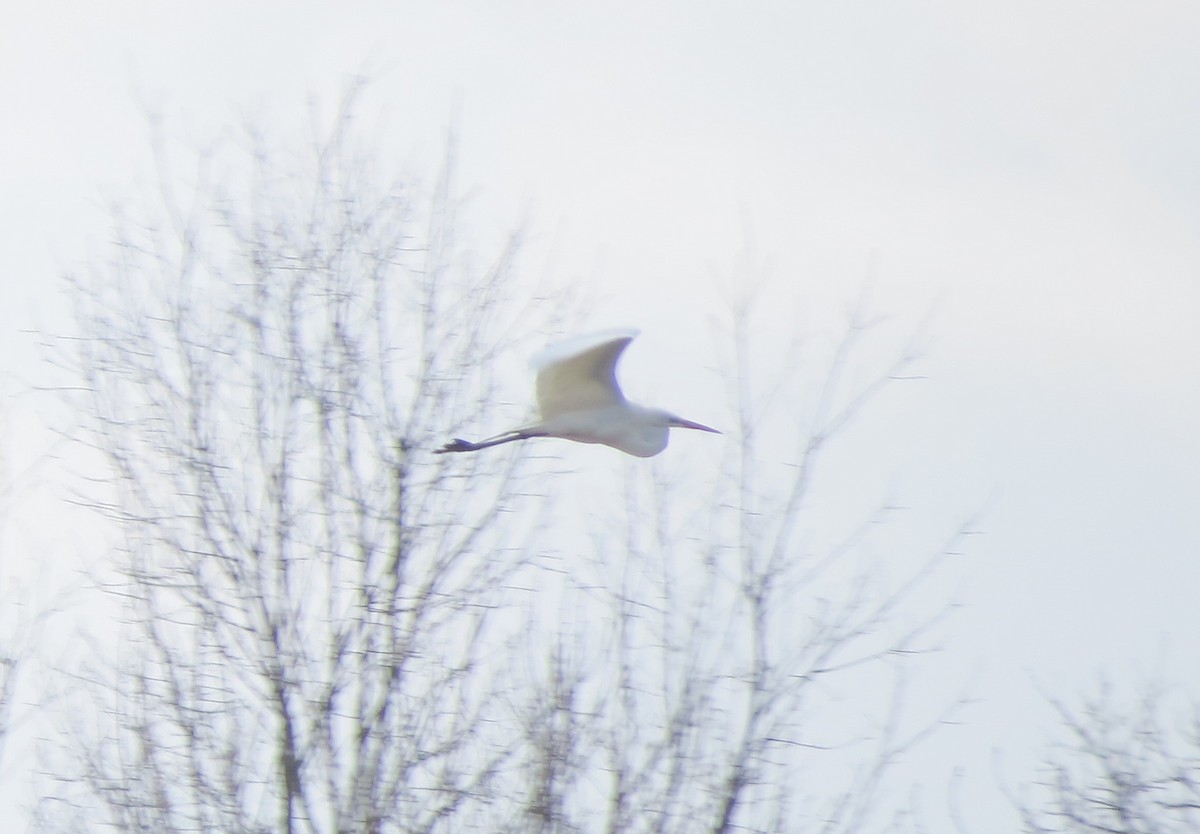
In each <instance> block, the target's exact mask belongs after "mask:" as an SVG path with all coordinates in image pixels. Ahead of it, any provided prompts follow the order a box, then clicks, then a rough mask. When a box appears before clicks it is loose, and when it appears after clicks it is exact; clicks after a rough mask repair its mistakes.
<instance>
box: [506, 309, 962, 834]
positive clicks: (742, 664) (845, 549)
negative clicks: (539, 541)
mask: <svg viewBox="0 0 1200 834" xmlns="http://www.w3.org/2000/svg"><path fill="white" fill-rule="evenodd" d="M746 299H747V301H746V303H745V304H743V305H741V306H737V307H735V308H734V310H733V313H732V315H731V316H730V321H731V324H732V331H731V332H730V333H729V334H728V335H729V340H728V341H729V344H731V345H733V346H734V355H733V363H734V367H732V368H726V369H725V370H724V371H723V372H722V374H721V375H722V377H723V378H724V379H725V380H727V381H728V382H729V387H730V389H731V390H730V401H731V402H733V403H735V423H734V425H733V426H732V427H731V428H730V430H729V432H728V434H729V438H730V440H729V444H728V451H727V452H726V454H725V455H724V459H723V461H721V462H719V463H718V470H717V472H715V473H710V475H709V480H708V482H707V483H705V482H704V481H697V480H696V478H695V475H696V472H695V468H694V467H689V465H688V463H687V462H686V460H680V463H679V464H678V465H677V468H676V470H675V471H673V472H668V471H667V468H668V467H670V466H671V465H672V464H671V461H672V460H673V459H674V458H672V456H670V455H667V456H664V458H665V460H662V461H661V462H660V460H659V459H656V462H655V467H656V468H655V469H654V470H652V471H651V473H650V474H649V475H648V476H645V475H642V474H635V475H632V476H631V477H630V478H629V479H628V481H627V484H626V501H627V503H626V507H625V512H624V513H623V514H617V520H616V521H614V522H612V523H609V524H601V525H600V526H599V528H598V529H597V530H596V533H595V535H594V543H595V546H594V548H592V551H591V553H590V554H589V553H586V551H585V553H584V554H581V556H582V558H580V559H579V561H577V562H576V564H575V565H574V566H573V568H572V569H571V570H570V571H569V572H567V573H566V574H564V577H563V583H562V588H561V589H560V595H559V596H558V597H556V599H560V600H561V602H560V609H559V611H558V612H557V616H556V617H555V618H554V619H553V622H554V624H555V626H556V628H555V630H554V631H553V632H552V638H551V641H549V644H548V645H547V644H543V647H542V648H543V651H544V654H545V656H548V658H549V660H548V661H547V662H545V663H544V664H543V666H542V667H541V674H542V676H541V678H540V680H537V681H534V682H533V683H531V686H534V687H535V688H538V689H539V690H540V692H541V693H542V694H541V695H540V696H539V697H538V698H537V699H536V700H535V702H534V704H535V709H534V711H533V712H532V713H530V714H528V715H527V716H526V728H527V729H526V738H527V749H528V751H529V758H528V759H527V761H526V765H525V766H526V775H525V779H524V787H523V790H524V796H525V810H526V815H525V820H524V821H523V822H522V823H521V824H515V825H514V826H513V827H511V828H510V829H506V830H520V831H527V830H534V831H546V832H550V831H621V832H626V831H646V832H697V831H709V832H731V831H762V832H775V831H820V832H852V831H866V830H871V831H876V830H882V829H883V828H884V827H885V826H889V825H890V826H892V827H893V828H895V829H897V830H899V829H901V828H904V827H906V826H908V825H910V824H912V823H913V821H912V819H911V816H910V814H909V809H908V808H907V807H906V806H905V805H904V804H903V803H901V804H900V805H898V806H893V807H889V801H885V799H884V796H883V794H884V793H885V791H884V787H885V785H886V783H887V782H888V780H889V778H890V776H892V775H893V774H892V771H893V769H894V767H895V765H897V764H898V763H899V762H901V761H902V760H903V756H904V754H905V753H906V752H907V751H909V750H910V749H911V748H912V747H913V745H915V744H917V743H918V742H920V741H921V740H922V739H923V738H924V737H926V735H927V734H928V733H929V732H931V731H932V730H933V729H935V728H936V727H937V726H938V725H939V723H940V722H941V721H943V720H946V719H947V718H948V717H949V716H950V714H951V713H952V712H953V711H954V709H955V708H956V707H957V706H958V700H957V699H956V698H955V697H953V696H946V697H945V698H944V700H943V701H942V702H941V703H940V704H939V706H938V708H937V709H935V710H934V711H933V713H932V714H929V713H926V714H925V716H924V717H923V718H915V717H914V716H913V715H906V714H905V713H906V710H907V708H908V707H910V706H911V705H910V704H908V703H906V701H905V698H904V695H905V688H906V683H907V680H908V676H909V674H910V673H909V669H910V667H912V668H915V663H916V662H917V661H918V660H920V659H921V658H922V657H923V656H924V655H926V654H927V653H929V652H930V651H931V650H932V649H933V648H935V646H936V643H935V639H934V632H935V631H936V626H937V624H938V622H939V620H940V618H941V617H942V616H943V615H945V614H946V613H947V612H948V609H947V607H946V606H945V604H944V600H943V601H937V600H935V601H934V602H933V605H932V607H930V608H929V609H927V610H924V611H922V610H921V608H920V607H919V606H916V605H914V604H913V603H914V602H915V601H916V600H915V598H916V596H917V595H918V591H920V590H922V589H923V588H924V586H925V584H926V580H927V579H929V578H930V576H931V575H932V574H933V573H934V572H935V571H937V570H938V569H939V568H940V567H942V566H943V564H944V562H945V560H946V558H947V557H949V556H951V555H952V554H953V553H955V552H956V547H957V546H958V543H959V542H960V540H961V539H962V538H963V537H964V536H965V535H968V534H969V533H970V532H971V531H970V529H969V527H968V526H964V527H963V528H962V529H961V530H959V531H956V532H955V533H954V534H953V535H952V536H951V537H950V538H949V540H948V541H947V542H945V543H944V544H943V545H942V546H938V547H934V548H933V549H932V550H931V551H930V552H929V554H928V555H927V556H926V557H922V558H918V559H917V560H916V561H915V562H914V561H911V560H906V559H899V560H894V561H897V562H899V563H900V564H899V565H893V569H892V572H891V577H890V578H889V571H888V569H887V567H886V565H885V564H884V563H883V562H884V559H885V558H887V559H890V558H891V557H892V556H893V555H895V554H893V553H891V552H890V549H891V548H892V547H893V545H892V544H891V543H889V542H888V539H887V533H886V531H887V529H888V526H887V525H886V524H881V523H880V522H883V521H885V520H886V519H887V518H888V516H889V515H891V514H893V513H896V512H899V510H898V508H895V507H881V508H879V510H878V512H877V513H876V514H874V515H872V516H870V517H869V518H867V519H865V520H864V521H862V522H861V523H858V524H855V525H853V526H852V528H851V529H849V530H847V531H845V534H844V535H843V536H842V537H841V538H838V539H836V540H834V541H833V543H832V544H830V545H822V544H820V543H818V541H817V536H815V535H813V531H814V529H816V528H818V527H820V526H821V525H820V524H819V522H818V521H817V520H816V519H812V518H810V517H809V516H810V515H811V513H810V512H809V504H810V500H811V497H812V495H811V492H812V490H813V489H814V488H815V487H816V485H817V484H818V483H820V482H821V481H822V479H821V477H820V476H819V472H820V470H821V466H822V462H823V459H824V456H825V453H826V451H827V450H828V449H829V448H830V447H831V446H832V445H834V444H836V443H837V442H839V441H840V440H841V439H842V435H843V433H844V432H845V431H846V430H847V429H848V427H849V426H850V424H851V423H852V422H853V420H854V418H856V417H858V416H860V414H861V412H862V411H863V410H864V409H865V408H866V407H867V406H868V405H869V404H870V403H871V402H872V400H873V399H874V397H875V396H877V395H878V394H880V393H881V392H882V391H883V390H884V389H885V388H887V387H888V385H889V384H891V383H893V382H895V381H897V380H899V379H901V378H903V377H904V376H905V375H906V374H907V373H908V372H909V371H908V368H909V367H910V365H911V363H912V362H913V361H914V353H913V352H912V351H911V350H903V351H901V352H899V354H898V355H896V354H893V356H894V358H893V359H892V360H891V361H890V362H888V363H886V364H885V365H884V366H883V367H881V368H877V369H876V370H875V371H874V372H871V373H868V374H866V376H865V377H864V379H865V381H864V382H862V383H860V384H858V385H855V384H853V382H852V380H850V379H849V374H848V370H849V369H850V368H851V367H852V366H853V367H854V368H855V370H859V371H861V370H862V365H861V363H860V361H859V360H860V359H861V358H862V356H861V355H862V354H863V353H864V350H863V349H864V340H866V339H867V337H868V336H869V335H871V334H873V333H874V332H875V327H874V324H873V323H871V322H868V321H866V320H864V319H863V317H862V313H863V310H864V309H865V304H863V303H862V301H861V300H860V302H859V303H857V304H855V305H854V307H853V310H852V312H851V315H850V317H849V318H848V319H847V322H846V326H845V328H844V330H843V331H842V336H841V338H840V340H839V341H837V342H836V343H835V344H834V345H833V346H832V351H831V354H830V355H829V356H826V357H825V359H824V376H823V377H818V378H817V380H816V383H817V384H816V386H815V389H816V390H815V394H814V395H813V396H810V397H808V398H807V399H806V404H801V403H800V402H798V400H803V399H805V398H804V397H803V396H802V395H801V393H800V392H798V391H797V389H800V388H803V387H804V386H803V385H802V384H801V379H800V377H798V376H797V375H796V374H795V372H794V369H795V364H794V363H788V362H784V363H782V365H783V366H784V367H783V370H782V371H780V378H779V379H774V380H758V379H755V378H754V376H753V373H752V370H751V369H752V367H754V366H755V365H756V364H757V363H755V362H752V361H751V358H750V353H751V350H752V349H753V347H754V339H753V336H752V334H753V332H754V330H755V324H756V322H755V320H754V316H755V312H756V311H755V309H754V305H753V304H751V303H750V299H752V295H749V296H746ZM810 347H812V346H810ZM812 351H813V352H816V348H815V347H813V348H812ZM762 392H765V393H762ZM780 417H783V422H784V426H783V428H782V430H778V429H774V430H771V431H766V429H767V424H768V423H769V422H771V420H772V419H778V418H780ZM789 423H790V428H791V430H790V433H789V430H788V429H789V427H788V424H789ZM781 439H782V440H783V441H784V442H785V445H783V446H782V448H781V446H780V440H781ZM684 473H686V474H687V475H689V476H691V477H690V478H689V477H684ZM531 632H533V633H537V632H536V630H531ZM535 654H536V653H535ZM858 686H861V687H862V689H863V690H864V691H867V692H870V693H871V695H870V696H864V695H863V694H862V693H861V692H855V691H854V690H855V689H856V687H858ZM875 696H877V697H875Z"/></svg>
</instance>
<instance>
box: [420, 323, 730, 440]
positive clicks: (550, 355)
mask: <svg viewBox="0 0 1200 834" xmlns="http://www.w3.org/2000/svg"><path fill="white" fill-rule="evenodd" d="M637 334H638V331H636V330H608V331H605V332H603V333H593V334H591V335H588V336H577V337H576V338H574V339H568V340H567V341H564V342H559V343H558V344H555V345H551V346H550V347H548V348H546V349H545V350H543V351H541V352H540V353H538V354H537V355H536V356H534V357H533V361H532V363H531V364H532V365H533V367H534V369H535V370H536V371H537V401H538V411H540V412H541V415H542V419H541V420H539V421H538V422H536V423H531V424H529V425H527V426H522V427H521V428H517V429H513V430H512V431H507V432H504V434H498V435H496V436H495V437H490V438H488V439H487V440H481V441H479V442H478V443H472V442H470V441H469V440H462V439H461V438H456V439H454V440H452V441H450V442H449V443H447V444H446V445H445V446H443V447H442V448H440V449H438V450H437V452H436V453H437V454H439V455H440V454H445V453H446V452H474V451H477V450H479V449H486V448H487V447H488V446H498V445H499V444H501V443H511V442H512V441H514V440H528V439H529V438H531V437H562V438H565V439H567V440H575V441H578V442H580V443H603V444H604V445H606V446H612V447H613V448H614V449H620V450H621V451H622V452H625V453H626V454H630V455H636V456H637V457H640V458H648V457H651V456H653V455H657V454H658V453H659V452H661V451H662V450H663V449H665V448H667V435H668V433H669V432H670V430H671V428H680V429H699V430H700V431H710V432H714V433H715V434H720V432H719V431H717V430H716V429H711V428H709V427H708V426H703V425H701V424H700V423H693V422H692V421H691V420H684V419H683V418H682V417H676V416H675V415H674V414H672V413H671V412H669V411H663V410H662V409H660V408H646V407H645V406H641V405H636V404H634V403H631V402H629V401H628V400H626V399H625V395H624V394H622V393H621V388H620V386H619V385H617V373H616V369H617V360H618V359H620V358H621V353H622V352H623V351H624V350H625V348H627V347H629V343H630V342H632V341H633V337H634V336H636V335H637Z"/></svg>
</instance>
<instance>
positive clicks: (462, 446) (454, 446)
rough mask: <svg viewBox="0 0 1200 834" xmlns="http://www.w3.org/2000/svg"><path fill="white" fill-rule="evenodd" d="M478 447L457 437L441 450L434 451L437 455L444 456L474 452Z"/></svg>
mask: <svg viewBox="0 0 1200 834" xmlns="http://www.w3.org/2000/svg"><path fill="white" fill-rule="evenodd" d="M475 449H476V446H475V444H474V443H472V442H471V441H469V440H463V439H462V438H461V437H456V438H454V439H453V440H451V441H450V442H449V443H447V444H446V445H445V446H443V447H442V448H440V449H434V450H433V453H434V454H435V455H444V454H446V453H447V452H474V451H475Z"/></svg>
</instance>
